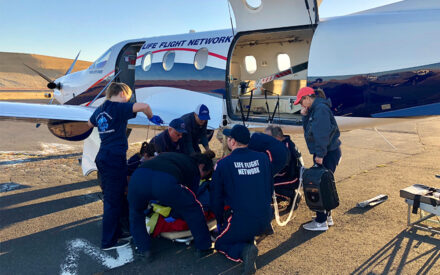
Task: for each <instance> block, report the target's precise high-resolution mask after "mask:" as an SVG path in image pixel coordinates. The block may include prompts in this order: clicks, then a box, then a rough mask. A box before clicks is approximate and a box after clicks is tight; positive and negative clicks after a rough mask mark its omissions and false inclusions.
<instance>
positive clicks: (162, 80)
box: [0, 0, 440, 174]
mask: <svg viewBox="0 0 440 275" xmlns="http://www.w3.org/2000/svg"><path fill="white" fill-rule="evenodd" d="M257 2H258V1H257ZM252 3H254V2H252ZM320 3H321V1H316V0H277V1H276V2H275V1H270V0H261V1H260V3H259V4H251V3H250V2H248V1H246V0H230V4H231V6H232V8H233V11H234V15H235V22H236V28H235V30H234V31H233V30H220V31H211V32H200V33H188V34H182V35H173V36H162V37H153V38H145V39H136V40H130V41H123V42H120V43H118V44H116V45H114V46H112V47H111V48H110V49H109V50H108V51H106V52H105V53H104V54H103V55H102V56H101V57H100V58H98V59H97V60H96V61H95V62H94V63H93V64H92V65H91V66H90V67H89V68H88V69H86V70H84V71H80V72H76V73H73V74H67V75H65V76H63V77H61V78H58V79H56V80H55V81H50V83H49V84H48V87H49V88H53V89H54V95H55V98H56V99H57V101H59V102H60V103H62V105H41V104H26V103H6V102H2V103H0V117H1V118H2V119H23V120H28V121H34V122H38V123H46V124H47V125H48V127H49V130H50V131H51V132H52V133H53V134H54V135H56V136H58V137H60V138H64V139H69V140H83V139H85V142H84V150H83V161H82V168H83V172H84V174H88V173H90V172H91V171H93V170H96V167H95V164H94V157H95V155H96V152H97V150H98V148H99V137H98V135H97V133H96V132H93V133H92V134H91V135H90V130H89V129H88V127H87V126H86V125H85V123H84V122H86V121H87V120H88V119H89V117H90V115H91V114H92V113H93V111H94V109H95V108H96V106H98V105H99V104H101V103H102V102H103V100H104V93H103V90H104V88H105V86H106V85H107V84H109V83H110V82H111V81H113V80H116V81H121V82H125V83H127V84H128V85H129V86H130V87H131V88H132V89H133V90H134V91H135V94H134V97H133V98H132V100H136V101H138V102H147V103H148V104H150V106H151V107H152V109H153V112H154V113H155V114H158V115H160V116H161V117H162V118H163V119H164V121H165V122H166V123H168V122H170V121H171V120H172V119H174V118H176V117H179V116H181V115H183V114H185V113H188V112H191V111H193V110H194V108H195V106H196V105H197V104H199V103H204V104H206V105H207V106H208V107H209V109H210V111H211V118H212V119H211V120H210V121H209V124H208V126H209V127H210V128H211V129H216V128H218V127H219V125H220V124H237V123H245V124H246V125H249V126H252V127H265V126H267V123H275V124H280V125H283V126H284V129H285V131H286V132H296V131H298V130H300V129H302V127H301V116H300V114H299V109H298V107H297V106H295V105H293V102H294V100H295V99H296V93H297V91H298V89H299V88H301V87H303V86H306V85H309V86H312V87H320V88H323V90H324V91H325V93H326V95H327V97H328V98H329V100H330V101H331V102H332V110H333V112H334V114H335V115H336V119H337V121H338V124H339V126H340V128H341V129H343V130H347V129H354V128H360V127H366V126H370V125H377V124H379V123H384V122H385V123H388V122H390V120H394V119H396V118H414V117H423V116H428V115H440V92H439V90H438V89H439V87H440V51H439V50H438V49H439V48H440V1H437V0H425V1H418V0H405V1H402V2H398V3H394V4H390V5H386V6H383V7H378V8H375V9H371V10H366V11H363V12H359V13H355V14H351V15H346V16H341V17H334V18H327V19H320V18H319V14H318V10H319V9H318V7H319V4H320ZM234 32H235V33H234ZM69 71H70V69H69ZM40 74H41V73H40ZM145 126H148V127H152V125H151V124H150V123H149V121H148V120H147V119H146V117H145V116H144V115H143V114H139V115H138V116H137V118H135V119H132V120H130V121H129V127H130V128H134V127H145ZM89 135H90V136H89Z"/></svg>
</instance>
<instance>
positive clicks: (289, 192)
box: [264, 125, 304, 211]
mask: <svg viewBox="0 0 440 275" xmlns="http://www.w3.org/2000/svg"><path fill="white" fill-rule="evenodd" d="M264 132H265V133H266V134H267V135H270V136H272V137H274V138H276V139H277V140H279V141H281V142H282V143H283V144H284V146H285V147H286V148H287V150H288V151H289V156H290V157H289V162H288V164H287V165H286V166H285V167H284V168H283V169H282V170H281V171H280V172H278V174H277V175H275V178H274V186H275V195H276V196H277V201H280V202H281V201H288V202H289V205H288V206H287V209H286V210H287V211H289V210H290V208H291V207H292V204H293V200H294V197H295V194H296V193H298V198H297V200H296V203H295V209H297V208H298V204H299V202H300V200H301V194H300V193H299V191H298V185H299V177H300V170H301V167H302V166H304V162H303V159H302V156H301V152H300V151H299V149H298V147H297V146H296V145H295V143H294V142H293V141H292V140H291V139H290V136H288V135H284V133H283V130H282V129H281V127H279V126H272V125H270V126H268V127H267V128H266V129H265V130H264Z"/></svg>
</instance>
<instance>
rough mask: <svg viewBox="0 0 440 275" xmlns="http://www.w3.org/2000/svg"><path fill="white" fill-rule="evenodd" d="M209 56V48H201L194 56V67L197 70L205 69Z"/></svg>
mask: <svg viewBox="0 0 440 275" xmlns="http://www.w3.org/2000/svg"><path fill="white" fill-rule="evenodd" d="M208 55H209V51H208V49H207V48H201V49H200V50H198V51H197V53H196V54H195V55H194V67H196V69H197V70H203V69H204V68H205V66H206V63H208Z"/></svg>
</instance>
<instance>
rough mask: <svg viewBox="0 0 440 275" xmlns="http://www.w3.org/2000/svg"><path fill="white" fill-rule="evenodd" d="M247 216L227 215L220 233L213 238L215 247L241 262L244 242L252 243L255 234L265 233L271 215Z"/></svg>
mask: <svg viewBox="0 0 440 275" xmlns="http://www.w3.org/2000/svg"><path fill="white" fill-rule="evenodd" d="M258 218H259V219H258V220H257V219H255V218H251V217H248V216H242V215H235V214H232V215H231V216H229V218H228V220H227V222H226V223H225V224H224V225H223V226H222V228H220V232H221V233H220V235H219V236H218V237H217V239H216V240H215V249H217V251H219V252H220V253H222V254H224V255H225V256H226V258H228V259H229V260H231V261H234V262H241V261H242V260H243V259H242V256H241V253H242V251H243V248H244V246H245V245H246V244H249V243H253V242H254V239H255V236H259V235H262V234H263V233H265V232H266V231H267V230H268V228H269V226H270V221H271V220H272V217H267V218H266V219H262V217H258Z"/></svg>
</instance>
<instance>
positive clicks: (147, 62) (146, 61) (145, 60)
mask: <svg viewBox="0 0 440 275" xmlns="http://www.w3.org/2000/svg"><path fill="white" fill-rule="evenodd" d="M152 55H153V54H152V53H151V52H148V53H146V54H145V55H144V56H143V57H142V69H143V70H144V71H146V72H147V71H149V70H150V68H151V60H152Z"/></svg>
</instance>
